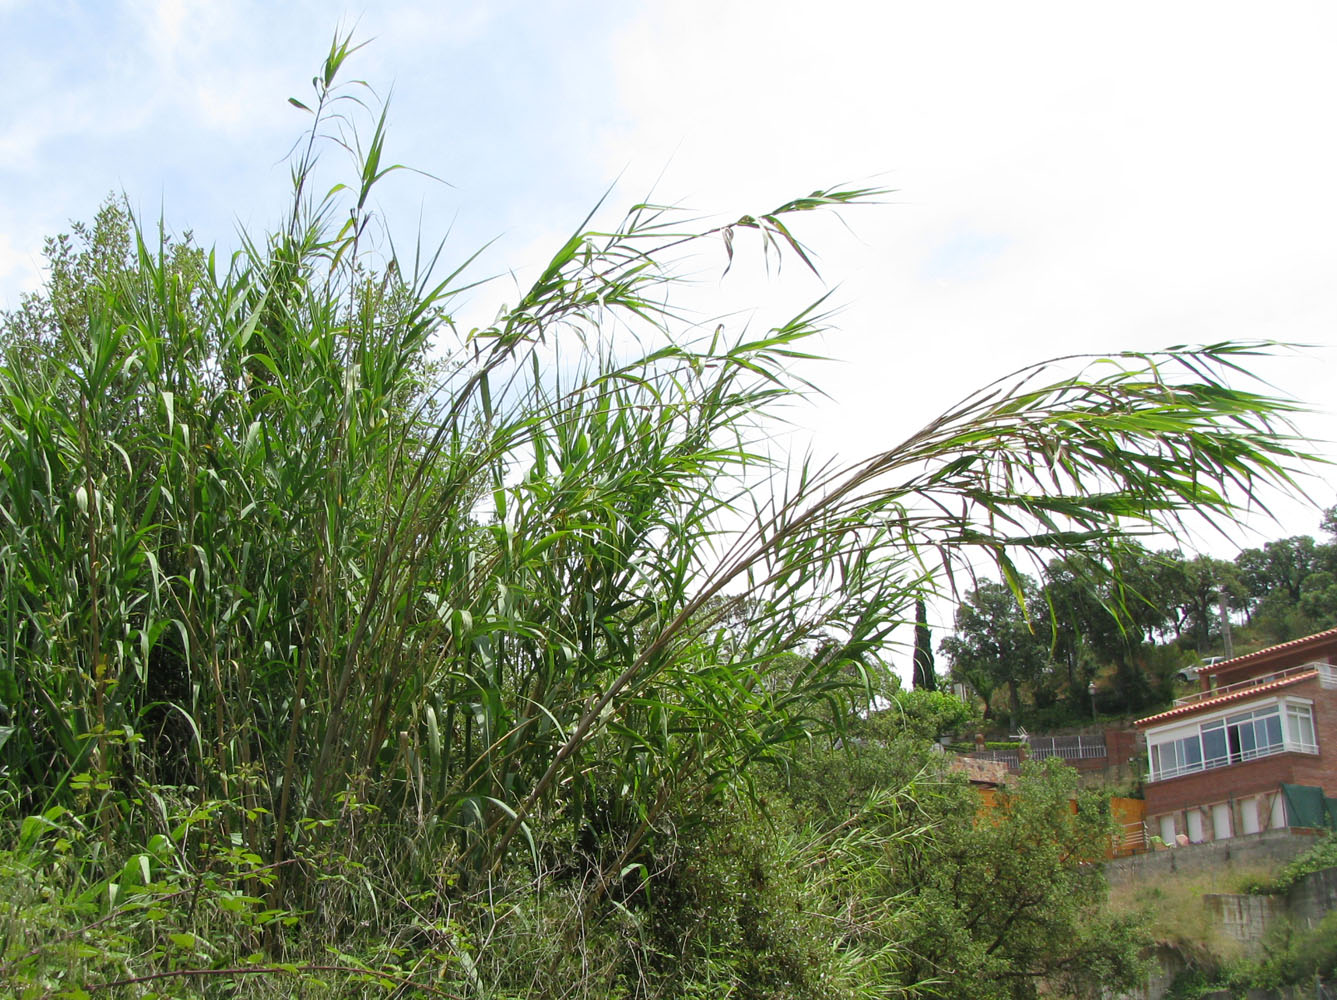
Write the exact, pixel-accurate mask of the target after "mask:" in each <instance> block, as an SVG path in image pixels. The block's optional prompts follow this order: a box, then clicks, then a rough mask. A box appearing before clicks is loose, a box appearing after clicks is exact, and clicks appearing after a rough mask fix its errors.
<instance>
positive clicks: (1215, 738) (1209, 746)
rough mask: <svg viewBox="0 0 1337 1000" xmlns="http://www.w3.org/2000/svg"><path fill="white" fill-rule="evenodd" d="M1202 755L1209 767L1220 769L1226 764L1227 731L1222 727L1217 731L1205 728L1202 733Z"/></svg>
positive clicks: (1216, 729) (1217, 728)
mask: <svg viewBox="0 0 1337 1000" xmlns="http://www.w3.org/2000/svg"><path fill="white" fill-rule="evenodd" d="M1202 755H1203V757H1205V758H1206V764H1207V766H1208V767H1219V766H1220V765H1221V764H1224V763H1225V762H1226V731H1225V728H1224V727H1222V726H1218V727H1216V728H1215V729H1207V728H1205V727H1204V729H1203V731H1202Z"/></svg>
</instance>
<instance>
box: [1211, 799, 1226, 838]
mask: <svg viewBox="0 0 1337 1000" xmlns="http://www.w3.org/2000/svg"><path fill="white" fill-rule="evenodd" d="M1229 837H1230V803H1229V802H1218V803H1217V804H1216V805H1214V806H1212V839H1213V840H1226V839H1228V838H1229Z"/></svg>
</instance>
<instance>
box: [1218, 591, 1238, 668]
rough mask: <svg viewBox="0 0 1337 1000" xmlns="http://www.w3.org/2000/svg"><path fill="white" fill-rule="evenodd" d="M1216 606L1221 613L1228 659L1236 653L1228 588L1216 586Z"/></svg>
mask: <svg viewBox="0 0 1337 1000" xmlns="http://www.w3.org/2000/svg"><path fill="white" fill-rule="evenodd" d="M1216 608H1217V611H1218V612H1219V613H1220V615H1221V637H1222V638H1223V639H1224V640H1225V644H1226V659H1227V660H1229V659H1232V658H1233V657H1234V655H1235V644H1234V643H1233V642H1232V641H1231V639H1230V614H1229V613H1228V612H1227V611H1226V588H1225V587H1217V588H1216Z"/></svg>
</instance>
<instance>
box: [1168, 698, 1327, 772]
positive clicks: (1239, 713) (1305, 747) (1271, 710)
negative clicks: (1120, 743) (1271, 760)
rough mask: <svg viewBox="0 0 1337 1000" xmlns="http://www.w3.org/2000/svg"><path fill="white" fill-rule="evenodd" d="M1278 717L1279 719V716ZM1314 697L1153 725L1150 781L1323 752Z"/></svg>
mask: <svg viewBox="0 0 1337 1000" xmlns="http://www.w3.org/2000/svg"><path fill="white" fill-rule="evenodd" d="M1273 720H1275V722H1273ZM1316 731H1317V727H1316V725H1315V722H1314V703H1313V702H1312V701H1311V700H1310V699H1308V698H1294V697H1288V696H1282V697H1280V698H1269V699H1266V700H1262V701H1254V702H1246V703H1245V704H1242V705H1233V706H1231V707H1230V708H1228V709H1222V710H1220V711H1218V712H1215V713H1212V714H1211V715H1205V716H1199V717H1197V718H1194V719H1192V720H1184V721H1180V722H1174V723H1170V724H1168V725H1165V726H1158V727H1155V728H1153V729H1149V730H1147V762H1148V767H1149V770H1148V774H1147V780H1148V781H1165V780H1167V779H1169V778H1177V777H1179V776H1181V775H1184V774H1197V773H1198V772H1201V771H1210V770H1213V769H1215V768H1218V767H1229V766H1230V765H1232V764H1242V763H1247V762H1248V761H1251V760H1257V759H1258V758H1260V757H1270V756H1272V755H1273V754H1278V753H1308V754H1317V753H1318V743H1317V736H1316Z"/></svg>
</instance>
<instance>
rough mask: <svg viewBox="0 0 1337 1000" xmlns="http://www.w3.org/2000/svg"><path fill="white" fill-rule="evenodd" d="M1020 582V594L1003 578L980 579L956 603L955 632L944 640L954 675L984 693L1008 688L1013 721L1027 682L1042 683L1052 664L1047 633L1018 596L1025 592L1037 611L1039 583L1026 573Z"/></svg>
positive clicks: (1017, 719)
mask: <svg viewBox="0 0 1337 1000" xmlns="http://www.w3.org/2000/svg"><path fill="white" fill-rule="evenodd" d="M1019 587H1020V590H1021V593H1020V595H1018V594H1016V593H1014V592H1013V591H1012V589H1011V588H1009V587H1006V586H1004V585H1003V584H1001V583H993V582H989V581H985V582H983V583H981V584H980V585H979V586H978V587H976V588H975V589H974V590H972V591H970V592H969V593H968V594H967V595H966V598H965V600H964V601H963V602H962V603H961V604H960V605H959V606H958V607H957V611H956V634H955V635H953V636H950V637H949V638H947V639H944V640H943V642H942V650H943V652H945V653H946V654H947V655H948V656H949V657H951V660H952V671H953V673H954V675H955V676H956V677H957V678H958V679H960V680H962V681H964V682H965V683H967V684H969V685H970V686H971V687H972V688H974V689H975V692H976V693H977V694H979V695H981V697H983V696H984V695H985V693H986V692H992V691H993V690H996V689H997V688H999V687H1006V688H1007V692H1008V705H1009V708H1010V712H1011V723H1012V725H1014V726H1015V725H1016V724H1017V723H1018V722H1019V720H1020V718H1021V689H1022V687H1023V686H1025V685H1030V684H1035V683H1037V682H1038V681H1040V679H1041V678H1042V677H1043V675H1044V674H1045V673H1046V672H1047V671H1049V670H1051V669H1052V667H1053V660H1052V659H1051V658H1050V655H1049V647H1048V643H1047V642H1046V637H1045V636H1043V635H1042V634H1041V633H1040V632H1039V631H1038V630H1037V629H1036V628H1035V627H1034V626H1033V624H1032V621H1031V619H1030V617H1029V616H1028V614H1027V611H1026V610H1025V609H1023V608H1022V605H1021V604H1020V603H1019V601H1018V596H1020V598H1021V599H1022V600H1024V601H1025V602H1026V604H1027V606H1028V607H1029V608H1030V609H1031V613H1034V611H1035V609H1037V608H1038V607H1039V606H1040V601H1039V595H1038V592H1037V591H1036V588H1035V583H1034V581H1032V580H1031V579H1030V578H1029V577H1023V578H1022V579H1021V581H1020V583H1019ZM986 712H987V698H986Z"/></svg>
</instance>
